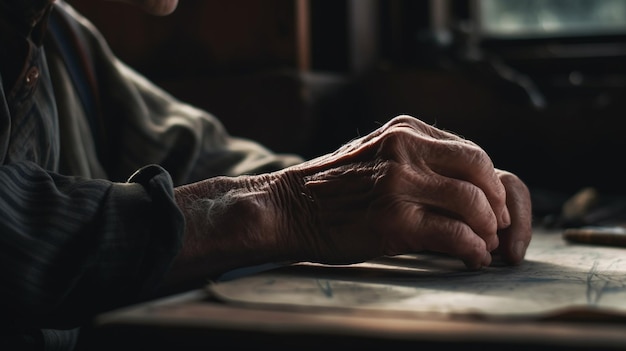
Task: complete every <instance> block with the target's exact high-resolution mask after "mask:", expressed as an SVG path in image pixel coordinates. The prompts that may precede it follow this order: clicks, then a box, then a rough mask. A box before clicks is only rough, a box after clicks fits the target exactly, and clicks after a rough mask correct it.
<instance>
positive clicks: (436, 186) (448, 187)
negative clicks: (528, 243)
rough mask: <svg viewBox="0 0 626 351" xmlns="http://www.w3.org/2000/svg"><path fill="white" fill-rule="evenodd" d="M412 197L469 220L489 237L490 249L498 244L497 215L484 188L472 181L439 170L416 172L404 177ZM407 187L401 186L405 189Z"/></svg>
mask: <svg viewBox="0 0 626 351" xmlns="http://www.w3.org/2000/svg"><path fill="white" fill-rule="evenodd" d="M403 179H407V180H408V181H409V182H410V184H408V185H406V187H407V188H408V190H404V191H405V192H408V194H410V195H412V198H411V199H410V200H408V201H412V202H415V203H420V204H421V205H423V206H426V207H427V208H429V210H430V211H433V212H437V213H439V214H441V215H444V216H448V217H451V218H454V219H457V220H461V221H463V222H465V223H466V224H467V225H468V226H469V227H470V228H471V229H472V231H473V232H474V233H476V234H477V235H478V236H479V237H480V238H482V239H483V241H485V243H486V246H487V249H488V250H489V251H491V250H493V249H495V248H496V247H498V245H499V242H498V237H497V235H496V233H497V226H498V223H497V219H496V216H495V214H494V212H493V210H492V208H491V205H490V203H489V200H488V199H487V197H486V196H485V193H484V192H483V191H482V189H480V188H478V187H477V186H475V185H474V184H472V183H469V182H466V181H462V180H458V179H453V178H448V177H444V176H441V175H439V174H436V173H413V174H411V176H406V177H403ZM402 190H403V189H398V191H402Z"/></svg>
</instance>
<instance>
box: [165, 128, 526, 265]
mask: <svg viewBox="0 0 626 351" xmlns="http://www.w3.org/2000/svg"><path fill="white" fill-rule="evenodd" d="M175 191H176V199H177V201H178V203H179V205H180V207H181V208H182V209H183V211H184V213H185V216H186V220H187V234H186V238H185V240H186V244H185V247H184V249H183V251H182V252H181V254H180V255H179V257H178V261H177V262H176V264H175V266H174V269H173V270H172V276H174V275H176V274H178V273H180V272H181V271H184V272H185V273H186V274H189V275H193V274H198V276H204V277H206V276H207V275H211V274H220V273H222V272H224V271H226V270H229V269H233V268H237V267H242V266H246V265H251V264H259V263H265V262H277V261H313V262H321V263H330V264H340V263H341V264H344V263H354V262H361V261H364V260H367V259H371V258H375V257H378V256H381V255H397V254H403V253H415V252H421V251H425V250H429V251H435V252H440V253H445V254H449V255H451V256H453V257H457V258H458V259H460V260H462V261H463V262H464V263H465V264H466V266H467V267H468V268H469V269H479V268H481V267H484V266H488V265H490V264H491V263H492V253H493V252H498V253H499V254H500V257H501V259H502V261H503V262H504V263H507V264H512V265H514V264H518V263H520V262H521V261H522V260H523V258H524V255H525V251H526V248H527V247H528V244H529V243H530V240H531V232H532V230H531V217H532V216H531V201H530V194H529V191H528V189H527V187H526V186H525V185H524V183H523V182H522V181H521V180H520V179H519V178H518V177H517V176H515V175H514V174H512V173H509V172H506V171H503V170H499V169H496V168H494V166H493V163H492V161H491V159H490V157H489V156H488V155H487V154H486V152H485V151H484V150H483V149H481V148H480V147H479V146H477V145H476V144H475V143H473V142H471V141H468V140H465V139H462V138H460V137H458V136H456V135H454V134H451V133H448V132H446V131H443V130H440V129H437V128H435V127H433V126H430V125H428V124H426V123H424V122H422V121H420V120H418V119H415V118H413V117H409V116H399V117H396V118H394V119H392V120H390V121H389V122H388V123H386V124H385V125H383V126H381V127H380V128H378V129H377V130H375V131H373V132H372V133H370V134H368V135H366V136H364V137H361V138H358V139H355V140H352V141H351V142H349V143H347V144H345V145H344V146H343V147H341V148H339V149H338V150H337V151H335V152H333V153H331V154H327V155H324V156H321V157H318V158H316V159H312V160H309V161H306V162H304V163H302V164H300V165H297V166H293V167H290V168H286V169H284V170H281V171H278V172H274V173H269V174H263V175H258V176H241V177H234V178H233V177H230V178H228V177H216V178H211V179H207V180H204V181H201V182H197V183H194V184H189V185H186V186H183V187H180V188H177V189H176V190H175ZM220 197H224V198H225V199H227V200H228V201H226V205H224V206H222V207H220V210H219V211H217V212H207V211H206V210H198V208H199V206H198V201H200V200H201V199H203V198H210V199H215V198H220ZM207 213H215V215H213V216H209V217H212V218H211V220H210V221H207ZM192 267H193V268H192ZM193 272H195V273H193Z"/></svg>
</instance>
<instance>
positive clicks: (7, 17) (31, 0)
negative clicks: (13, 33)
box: [0, 0, 55, 37]
mask: <svg viewBox="0 0 626 351" xmlns="http://www.w3.org/2000/svg"><path fill="white" fill-rule="evenodd" d="M54 2H55V0H0V20H4V21H9V22H12V23H13V25H14V26H15V28H16V29H17V30H18V31H19V32H20V33H21V34H22V35H24V37H28V36H30V34H31V32H32V31H33V29H34V28H35V27H37V26H38V25H39V24H40V23H41V22H42V21H44V20H45V19H46V18H47V15H48V13H49V12H50V9H51V8H52V5H53V4H54ZM3 17H4V18H3Z"/></svg>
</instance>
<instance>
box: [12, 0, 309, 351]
mask: <svg viewBox="0 0 626 351" xmlns="http://www.w3.org/2000/svg"><path fill="white" fill-rule="evenodd" d="M301 161H302V160H301V159H300V158H299V157H297V156H293V155H278V154H274V153H272V152H271V151H269V150H267V149H265V148H263V147H262V146H261V145H259V144H257V143H254V142H252V141H249V140H245V139H240V138H235V137H233V136H231V135H229V134H228V133H227V131H226V130H225V129H224V127H223V126H222V124H221V123H220V122H219V121H218V120H217V119H216V118H215V117H214V116H212V115H211V114H209V113H208V112H206V111H203V110H200V109H197V108H195V107H193V106H190V105H188V104H185V103H182V102H180V101H178V100H176V99H175V98H174V97H172V96H171V95H169V94H168V93H166V92H164V91H163V90H161V89H160V88H158V87H157V86H155V85H154V84H152V83H151V82H150V81H148V80H147V79H145V78H144V77H143V76H141V75H140V74H138V73H137V72H135V71H134V70H132V69H131V68H129V67H127V66H126V65H125V64H124V63H122V62H120V61H119V60H118V59H117V58H116V57H115V56H114V55H113V53H112V52H111V50H110V48H109V47H108V46H107V44H106V42H105V40H104V39H103V38H102V36H101V35H100V34H99V33H98V31H97V30H96V29H95V28H94V27H93V25H92V24H91V23H90V22H89V21H88V20H87V19H85V18H83V17H82V16H81V15H80V14H78V13H76V12H75V10H74V9H73V8H72V7H71V6H70V5H68V4H66V3H64V2H63V1H56V2H55V1H54V0H0V184H1V186H0V281H2V284H0V326H2V328H3V329H2V330H3V331H1V332H0V346H1V345H3V344H2V340H9V341H10V342H15V343H17V344H20V345H21V346H25V345H31V346H33V347H39V348H40V349H42V348H43V347H47V348H46V349H47V350H50V349H53V348H54V347H57V348H56V349H58V350H71V349H72V348H73V345H74V344H75V342H76V335H77V334H76V333H77V330H78V329H76V328H78V327H80V326H81V324H83V323H85V322H87V321H89V320H90V318H91V317H93V316H94V315H95V314H97V313H99V312H102V311H106V310H109V309H112V308H116V307H120V306H124V305H127V304H130V303H135V302H138V301H141V300H143V299H145V298H148V297H149V296H150V294H151V293H152V292H153V291H154V289H155V288H156V287H157V286H158V284H159V282H160V280H161V278H162V277H163V275H164V274H165V273H166V271H167V269H168V268H169V265H170V263H171V261H172V260H173V258H174V257H175V255H176V254H177V253H178V250H179V248H180V245H181V239H182V233H183V231H184V220H183V217H182V213H181V212H180V210H179V209H178V208H177V207H176V205H175V202H174V199H173V196H174V195H173V187H174V186H175V185H178V184H183V183H187V182H192V181H196V180H199V179H203V178H207V177H212V176H216V175H239V174H252V173H261V172H266V171H272V170H276V169H280V168H283V167H286V166H289V165H292V164H295V163H298V162H301ZM7 342H8V341H7Z"/></svg>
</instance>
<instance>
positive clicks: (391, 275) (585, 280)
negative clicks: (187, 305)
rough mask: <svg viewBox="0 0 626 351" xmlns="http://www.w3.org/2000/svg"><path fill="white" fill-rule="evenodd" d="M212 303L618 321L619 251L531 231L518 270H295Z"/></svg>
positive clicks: (257, 280)
mask: <svg viewBox="0 0 626 351" xmlns="http://www.w3.org/2000/svg"><path fill="white" fill-rule="evenodd" d="M207 289H208V291H209V292H210V293H211V294H212V295H213V296H215V297H216V298H218V299H220V300H222V301H224V302H228V303H239V304H252V305H255V306H257V307H258V306H267V307H273V308H275V307H291V308H312V307H313V308H319V307H323V308H337V309H357V310H363V311H370V310H377V311H385V312H396V313H411V314H427V315H429V316H439V317H445V318H451V317H472V318H475V317H479V318H546V317H549V316H555V315H561V316H562V315H566V314H568V313H570V314H571V312H572V311H578V312H581V311H582V312H584V313H587V314H588V315H589V316H591V315H593V316H596V317H597V316H598V315H601V316H605V317H607V316H611V318H613V319H614V318H618V319H620V320H621V319H623V320H624V321H626V249H624V248H613V247H601V246H587V245H575V244H568V243H566V242H565V241H564V240H563V239H562V238H561V235H560V233H543V232H539V233H535V235H534V237H533V239H532V241H531V244H530V246H529V249H528V251H527V255H526V260H525V262H523V263H522V264H521V265H519V266H513V267H511V266H495V267H488V268H485V269H483V270H480V271H467V270H466V269H465V267H464V266H463V264H462V263H461V262H460V261H458V260H456V259H452V258H449V257H446V256H442V255H402V256H397V257H387V258H382V259H379V260H375V261H371V262H367V263H362V264H354V265H346V266H325V265H318V264H298V265H295V266H291V267H286V268H281V269H276V270H271V271H267V272H264V273H260V274H256V275H252V276H247V277H243V278H239V279H235V280H232V281H227V282H220V283H215V284H211V285H208V286H207Z"/></svg>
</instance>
